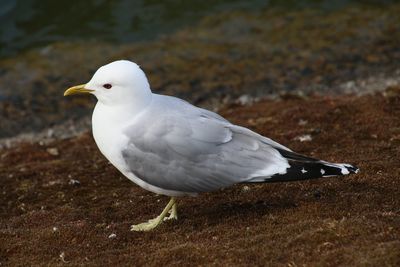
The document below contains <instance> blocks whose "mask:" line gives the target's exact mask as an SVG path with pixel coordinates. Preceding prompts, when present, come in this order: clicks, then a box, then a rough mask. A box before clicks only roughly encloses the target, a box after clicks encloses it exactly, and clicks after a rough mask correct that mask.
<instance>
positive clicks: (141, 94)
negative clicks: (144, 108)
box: [64, 60, 152, 106]
mask: <svg viewBox="0 0 400 267" xmlns="http://www.w3.org/2000/svg"><path fill="white" fill-rule="evenodd" d="M79 93H91V94H93V95H95V96H96V97H97V99H98V100H99V102H101V103H102V104H105V105H110V106H115V105H132V104H133V103H140V102H147V101H148V100H149V99H151V95H152V93H151V90H150V85H149V82H148V80H147V78H146V75H145V74H144V72H143V71H142V70H141V69H140V67H139V66H138V65H137V64H136V63H133V62H131V61H128V60H118V61H114V62H111V63H110V64H107V65H104V66H102V67H100V68H99V69H98V70H97V71H96V73H95V74H94V75H93V77H92V79H91V80H90V81H89V82H88V83H87V84H82V85H77V86H74V87H71V88H69V89H67V90H66V91H65V92H64V96H67V95H72V94H79Z"/></svg>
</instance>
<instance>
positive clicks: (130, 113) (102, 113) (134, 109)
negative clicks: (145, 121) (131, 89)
mask: <svg viewBox="0 0 400 267" xmlns="http://www.w3.org/2000/svg"><path fill="white" fill-rule="evenodd" d="M151 101H152V94H150V95H148V96H146V97H141V98H136V99H132V100H131V101H129V102H127V103H126V104H119V105H108V104H107V103H103V102H101V101H97V104H96V106H95V109H94V111H93V118H92V121H93V123H94V122H96V123H98V122H102V123H106V124H109V125H117V124H125V123H128V122H129V121H131V120H133V119H134V118H135V117H136V116H137V115H138V114H140V113H141V112H142V111H143V110H145V109H146V107H147V106H149V105H150V104H151Z"/></svg>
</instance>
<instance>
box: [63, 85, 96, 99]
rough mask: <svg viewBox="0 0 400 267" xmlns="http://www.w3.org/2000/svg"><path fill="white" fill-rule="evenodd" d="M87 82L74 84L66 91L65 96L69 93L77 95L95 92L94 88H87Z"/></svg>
mask: <svg viewBox="0 0 400 267" xmlns="http://www.w3.org/2000/svg"><path fill="white" fill-rule="evenodd" d="M85 85H86V84H80V85H77V86H73V87H70V88H68V89H67V90H66V91H65V92H64V96H67V95H76V94H87V93H91V92H93V90H90V89H86V88H85Z"/></svg>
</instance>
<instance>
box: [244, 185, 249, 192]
mask: <svg viewBox="0 0 400 267" xmlns="http://www.w3.org/2000/svg"><path fill="white" fill-rule="evenodd" d="M249 191H250V187H249V186H248V185H245V186H243V187H242V192H243V193H247V192H249Z"/></svg>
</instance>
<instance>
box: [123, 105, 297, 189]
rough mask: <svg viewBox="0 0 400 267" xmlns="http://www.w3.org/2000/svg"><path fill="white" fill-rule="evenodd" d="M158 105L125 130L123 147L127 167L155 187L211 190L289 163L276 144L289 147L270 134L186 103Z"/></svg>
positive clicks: (272, 171)
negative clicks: (276, 140) (266, 134)
mask: <svg viewBox="0 0 400 267" xmlns="http://www.w3.org/2000/svg"><path fill="white" fill-rule="evenodd" d="M171 101H172V102H174V101H175V100H171ZM169 104H171V103H169ZM160 106H161V107H162V108H160V107H152V108H151V109H150V110H149V111H147V113H146V114H144V115H143V116H142V117H141V120H143V121H142V122H141V121H139V122H137V123H135V124H134V125H132V126H130V127H128V128H127V129H126V131H125V134H126V135H127V136H128V138H129V143H128V147H127V148H126V149H125V150H123V151H122V156H123V158H124V160H125V162H126V164H127V166H128V168H129V170H130V171H131V172H132V173H134V174H135V175H136V176H137V177H139V178H140V179H142V180H144V181H145V182H147V183H149V184H151V185H153V186H157V187H160V188H163V189H168V190H174V191H181V192H208V191H213V190H216V189H219V188H222V187H227V186H230V185H232V184H235V183H239V182H244V181H247V180H250V179H251V178H254V177H270V176H272V175H274V174H276V173H284V172H285V171H286V169H287V168H288V167H289V165H288V163H287V160H286V159H284V158H283V157H282V156H281V154H280V153H279V152H278V151H277V150H276V149H275V148H274V146H275V147H279V148H281V149H286V150H287V148H285V147H283V146H281V145H279V144H278V143H275V142H273V141H272V140H270V139H268V138H265V137H262V136H260V135H258V134H256V133H254V132H252V131H250V130H248V129H246V128H243V127H239V126H236V125H233V124H231V123H229V122H227V121H226V120H225V119H223V118H222V117H220V116H219V115H217V114H215V113H212V112H210V111H205V110H203V109H200V108H196V107H194V106H192V105H190V104H187V103H180V104H177V103H173V105H171V106H169V105H168V104H166V103H162V105H160Z"/></svg>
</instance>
